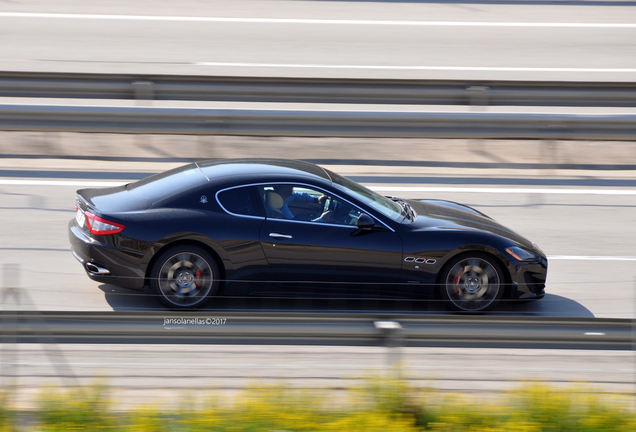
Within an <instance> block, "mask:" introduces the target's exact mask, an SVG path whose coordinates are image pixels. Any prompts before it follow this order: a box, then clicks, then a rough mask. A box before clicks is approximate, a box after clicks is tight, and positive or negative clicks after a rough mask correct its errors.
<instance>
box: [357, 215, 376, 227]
mask: <svg viewBox="0 0 636 432" xmlns="http://www.w3.org/2000/svg"><path fill="white" fill-rule="evenodd" d="M357 225H358V228H359V229H363V230H364V229H366V230H369V229H371V228H373V227H374V226H375V221H374V220H373V218H372V217H371V216H369V215H368V214H366V213H362V214H361V215H360V216H359V217H358V224H357Z"/></svg>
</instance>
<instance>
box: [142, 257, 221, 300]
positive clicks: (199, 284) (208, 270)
mask: <svg viewBox="0 0 636 432" xmlns="http://www.w3.org/2000/svg"><path fill="white" fill-rule="evenodd" d="M218 288H219V269H218V266H217V264H216V261H215V260H214V258H213V257H212V256H211V255H210V253H208V252H207V251H206V250H204V249H202V248H200V247H197V246H190V245H184V246H176V247H173V248H170V249H168V250H166V251H164V252H162V253H161V255H160V256H159V257H158V258H157V260H156V261H155V263H154V265H153V266H152V270H151V272H150V289H151V292H152V293H153V294H154V295H156V297H157V300H158V301H159V303H161V304H162V305H163V306H165V307H167V308H170V309H191V308H198V307H201V306H203V305H204V304H205V302H206V301H207V300H208V299H209V297H210V296H212V295H214V294H215V293H216V292H217V290H218Z"/></svg>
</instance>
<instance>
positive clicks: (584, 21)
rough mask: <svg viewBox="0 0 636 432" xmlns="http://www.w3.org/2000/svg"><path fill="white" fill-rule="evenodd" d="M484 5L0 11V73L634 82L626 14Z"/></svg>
mask: <svg viewBox="0 0 636 432" xmlns="http://www.w3.org/2000/svg"><path fill="white" fill-rule="evenodd" d="M488 3H489V2H484V3H479V2H469V3H468V4H462V3H461V2H444V3H431V2H421V3H420V2H358V1H284V0H234V1H232V2H227V1H222V0H210V1H198V0H184V1H180V2H177V3H175V2H156V1H150V0H146V1H136V2H129V1H111V2H108V3H107V4H106V3H99V4H98V3H94V2H82V1H78V0H61V1H56V2H42V1H28V0H27V1H22V2H3V3H2V4H0V38H1V39H2V40H3V41H5V43H3V44H1V45H0V64H1V65H2V66H1V68H2V69H3V70H8V71H47V72H53V71H59V72H71V71H77V72H100V73H104V72H120V73H138V74H144V73H148V74H150V73H153V74H194V75H235V76H238V75H246V76H296V77H300V76H313V77H350V78H359V77H376V78H380V77H388V78H447V79H453V78H457V79H520V80H583V81H585V80H598V81H633V80H634V77H636V56H634V55H633V53H634V52H636V8H634V7H633V4H632V3H630V2H624V4H623V3H622V2H603V1H600V2H572V3H569V4H561V5H559V4H548V3H547V2H537V4H532V3H529V2H519V3H516V2H513V1H511V2H509V3H503V4H502V3H499V2H497V4H488ZM9 41H10V42H9Z"/></svg>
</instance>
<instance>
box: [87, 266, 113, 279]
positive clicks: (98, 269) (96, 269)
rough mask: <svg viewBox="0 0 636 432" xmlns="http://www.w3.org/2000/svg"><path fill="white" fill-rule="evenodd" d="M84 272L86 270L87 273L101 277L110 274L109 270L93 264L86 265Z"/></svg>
mask: <svg viewBox="0 0 636 432" xmlns="http://www.w3.org/2000/svg"><path fill="white" fill-rule="evenodd" d="M86 270H88V271H89V272H91V273H93V274H97V275H102V276H104V275H109V274H110V270H108V269H107V268H104V267H102V266H98V265H97V264H94V263H86Z"/></svg>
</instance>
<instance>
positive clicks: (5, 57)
mask: <svg viewBox="0 0 636 432" xmlns="http://www.w3.org/2000/svg"><path fill="white" fill-rule="evenodd" d="M0 38H1V40H2V41H3V43H2V44H0V196H1V201H0V221H1V222H2V223H1V224H0V233H1V238H2V242H1V244H0V265H3V266H4V267H2V269H3V276H2V277H3V279H2V281H3V286H2V287H0V288H1V289H2V295H0V309H1V310H2V318H3V319H2V322H1V323H0V326H2V327H1V328H2V336H3V341H2V363H1V365H2V379H3V387H5V388H12V389H13V391H14V393H13V394H14V396H15V400H16V404H18V405H19V406H21V407H29V406H32V404H33V400H34V399H33V395H34V394H36V393H37V391H38V390H39V388H40V386H41V385H42V384H43V383H54V384H59V385H63V386H69V387H75V386H78V385H87V384H91V383H92V382H94V379H95V378H96V377H102V376H105V377H107V382H108V383H109V384H110V385H112V387H113V388H116V389H117V390H118V391H119V392H120V393H119V395H120V397H121V400H123V401H125V403H124V404H123V405H124V406H127V404H131V405H134V404H135V403H137V402H139V401H140V400H143V401H147V400H157V401H159V403H160V404H165V405H167V406H169V405H170V402H169V401H170V400H171V398H174V397H175V394H178V393H179V392H180V391H183V390H189V391H195V392H196V391H201V392H204V391H206V390H209V389H214V391H215V392H222V394H229V395H231V394H234V393H236V392H237V391H238V390H240V389H243V388H245V386H246V385H247V384H248V383H249V382H252V381H253V380H256V379H260V380H264V381H266V382H270V381H277V380H281V379H282V380H286V382H289V383H292V385H294V386H299V387H306V388H315V389H325V388H326V389H341V388H343V387H345V386H347V385H351V383H356V382H360V380H361V379H362V378H363V377H364V374H365V373H369V372H370V373H378V374H380V375H381V374H385V373H386V372H387V371H389V370H391V369H392V368H393V367H394V366H395V365H397V364H402V365H403V369H402V373H403V376H405V377H409V379H410V380H411V382H412V383H413V384H414V385H415V386H419V387H424V386H430V387H433V388H435V389H437V390H438V391H440V392H463V393H468V394H477V395H484V394H488V395H493V394H494V395H497V394H500V393H501V392H502V391H504V390H507V389H510V388H515V387H516V386H518V385H519V383H521V382H523V381H524V380H527V379H539V380H545V381H548V382H550V383H551V384H553V385H556V386H564V385H567V384H569V383H571V382H575V381H585V382H589V383H592V384H594V385H596V386H597V387H596V390H594V391H595V392H598V393H601V394H605V393H607V394H612V395H621V396H633V393H634V388H635V386H636V382H635V377H636V370H635V369H634V364H636V363H635V361H634V353H633V351H631V349H632V348H633V345H631V341H632V339H631V337H632V336H631V333H630V332H631V325H632V323H633V320H634V318H636V251H635V249H634V243H635V242H636V229H635V227H636V147H635V143H634V140H635V139H636V56H635V55H634V53H635V52H636V3H635V2H632V1H627V0H626V1H620V0H614V1H603V0H599V1H541V0H537V1H513V0H510V1H479V0H474V1H473V0H465V1H442V0H439V1H434V0H430V1H429V0H421V1H417V0H412V1H407V0H404V1H399V0H396V1H389V0H386V1H380V0H378V1H353V0H352V1H347V0H333V1H301V0H234V1H231V2H229V1H215V0H181V1H179V2H172V1H150V0H148V1H143V0H139V1H134V2H130V1H116V0H115V1H110V2H108V4H107V5H106V4H99V3H98V2H82V1H78V0H56V1H35V0H34V1H29V0H24V1H19V2H2V3H0ZM239 157H284V158H294V159H303V160H307V161H310V162H314V163H318V164H320V165H322V166H325V167H327V168H329V169H332V170H333V171H335V172H338V173H340V174H343V175H345V176H347V177H350V178H352V179H353V180H356V181H358V182H360V183H363V184H365V185H366V186H368V187H370V188H372V189H376V190H378V191H382V192H383V193H384V194H386V195H395V196H400V197H403V198H409V199H424V198H433V199H446V200H450V201H457V202H461V203H464V204H467V205H470V206H473V207H475V208H476V209H478V210H480V211H482V212H484V213H486V214H488V215H489V216H492V217H493V218H494V219H496V220H498V221H500V222H501V223H503V224H504V225H506V226H509V227H511V228H512V229H514V230H515V231H517V232H518V233H520V234H521V235H523V236H525V237H528V238H529V239H531V240H533V241H534V242H536V243H537V244H538V245H539V246H540V247H541V248H542V249H543V250H544V251H545V252H546V254H547V255H548V259H549V263H550V264H549V271H548V281H547V286H546V293H547V295H546V297H545V298H544V299H543V300H541V301H538V302H534V303H526V304H520V305H506V306H505V307H501V308H498V309H497V310H495V311H493V312H492V313H491V314H490V315H489V316H490V317H496V318H497V319H501V321H500V322H497V323H495V324H492V323H490V324H488V325H494V326H499V327H500V328H509V329H516V330H510V332H509V333H508V334H507V335H506V336H505V338H504V339H501V340H496V338H495V337H487V334H486V333H488V332H490V331H491V330H489V329H490V327H487V326H486V324H484V322H482V321H483V320H482V321H480V320H481V319H483V318H484V317H463V316H461V317H458V316H457V315H454V314H451V313H449V312H447V311H446V310H445V309H444V308H443V307H442V306H441V305H437V304H434V303H431V304H414V303H413V302H388V304H384V303H383V304H378V303H377V302H371V303H369V304H362V305H360V304H357V305H355V306H352V305H351V304H350V303H347V302H335V303H334V302H331V303H330V302H327V303H324V304H323V303H315V304H314V303H311V302H309V303H307V302H304V303H302V304H297V303H294V302H293V301H292V302H287V301H284V300H281V301H254V300H245V299H236V300H235V301H232V300H231V299H230V300H228V301H225V302H217V303H215V302H212V303H211V304H210V306H209V307H208V309H207V310H206V311H203V312H202V314H201V316H204V317H215V316H219V317H221V316H222V317H226V318H227V324H226V327H225V328H224V332H226V333H227V334H226V335H225V336H224V338H218V339H217V338H215V331H216V330H215V329H213V328H210V327H208V328H207V329H203V330H201V329H199V330H197V332H198V333H195V334H194V335H188V336H187V337H185V336H184V338H183V339H182V340H181V341H179V340H178V339H179V338H178V334H177V336H174V335H172V334H171V335H170V336H166V338H165V339H161V338H160V337H159V336H158V333H159V332H162V331H163V330H165V326H164V325H163V319H162V317H163V315H162V314H163V312H162V309H161V307H160V306H159V304H158V303H157V302H156V301H155V300H154V299H152V298H150V297H149V296H144V295H142V294H143V293H141V294H140V293H136V292H129V291H126V290H123V289H119V288H115V287H112V286H108V285H99V284H96V283H95V282H92V281H91V280H89V279H88V278H87V277H86V275H85V274H84V271H83V270H82V268H81V266H80V265H78V264H77V262H76V261H75V259H74V258H73V256H72V255H71V253H70V247H69V244H68V240H67V232H66V226H67V223H68V221H69V220H70V219H71V218H73V216H74V211H75V209H74V206H73V205H74V199H75V191H76V190H77V189H78V188H81V187H86V186H106V185H115V184H123V183H126V182H129V181H133V180H137V179H141V178H144V177H146V176H148V175H150V174H153V173H157V172H161V171H164V170H166V169H170V168H173V167H176V166H179V165H183V164H185V163H188V162H191V161H193V160H198V159H211V158H239ZM17 311H21V312H20V313H22V315H20V314H19V313H17ZM36 311H37V312H42V314H37V313H35V312H36ZM56 313H57V315H56ZM100 313H109V314H111V315H109V316H108V317H107V318H104V319H105V320H107V321H108V323H106V324H104V325H111V326H112V325H115V326H116V324H113V322H115V323H116V321H111V318H112V319H115V320H117V319H119V318H118V317H119V316H118V315H117V313H126V314H128V315H126V319H125V320H124V318H122V320H123V321H122V323H126V324H125V325H130V326H131V328H137V327H134V326H139V325H140V324H139V322H137V321H134V319H133V320H132V321H126V320H128V319H129V318H130V316H134V315H135V314H137V316H138V317H140V318H139V319H140V320H142V321H143V322H142V324H143V326H146V327H144V328H145V329H150V330H147V331H148V332H150V333H152V334H153V338H152V340H150V339H148V340H145V341H143V340H141V339H143V334H145V333H143V332H142V331H141V330H140V333H136V334H135V335H136V339H135V338H132V339H131V338H130V335H125V334H123V333H118V332H117V331H114V333H113V334H115V335H120V336H117V337H111V338H103V340H102V339H100V337H101V336H95V337H94V338H86V337H85V335H84V337H85V339H83V340H82V339H80V338H78V336H77V335H78V334H79V333H78V332H75V333H74V328H75V329H77V328H79V327H81V326H82V325H84V324H85V323H86V322H88V321H82V320H90V314H100ZM232 313H235V314H236V315H232ZM250 313H254V314H255V315H257V316H258V317H259V319H260V320H261V321H260V322H261V323H266V322H267V321H268V320H271V319H279V318H280V317H284V316H287V315H285V314H289V313H297V314H301V315H302V316H304V318H306V319H307V320H311V322H312V323H314V324H315V325H317V326H320V325H326V324H325V315H327V314H333V313H336V314H342V315H341V316H343V317H344V316H345V315H346V316H349V315H352V314H354V315H356V314H357V315H364V319H365V320H366V321H364V324H361V325H365V326H368V327H369V329H372V328H373V329H374V330H373V331H374V332H375V333H373V336H372V337H369V338H368V339H365V340H364V341H360V340H356V341H353V340H349V339H347V338H342V339H340V340H339V342H338V343H333V340H332V339H333V338H332V336H333V334H331V333H328V332H329V331H330V330H329V329H327V328H326V327H325V339H329V341H330V342H326V341H324V340H323V341H318V340H313V339H307V340H306V341H304V342H303V341H301V340H299V339H298V338H297V339H294V340H290V339H289V338H287V339H286V338H285V337H284V336H281V337H280V338H276V337H273V336H272V337H263V341H262V342H263V343H262V344H260V343H259V340H258V338H256V337H252V339H251V340H250V341H249V343H246V342H245V341H244V340H242V339H241V338H240V337H238V336H236V337H232V328H231V326H232V323H233V321H232V320H235V321H234V323H235V324H236V323H242V322H243V321H241V320H243V319H245V316H246V314H247V315H249V314H250ZM73 314H76V315H73ZM168 315H169V314H167V313H166V316H168ZM95 316H99V317H104V316H105V315H95ZM170 316H172V315H170ZM186 316H187V314H186ZM405 316H406V317H410V318H413V319H422V320H426V319H427V317H429V318H430V317H440V316H441V317H445V318H447V319H448V320H455V319H456V320H459V321H460V322H461V325H463V326H465V327H462V328H467V327H468V326H470V325H473V324H474V326H475V327H474V332H473V333H470V334H468V333H467V334H465V335H464V337H461V336H462V335H459V336H458V335H457V334H455V335H454V336H452V337H451V336H449V339H444V338H441V337H440V338H439V339H436V340H435V341H433V339H435V338H432V337H431V336H430V334H429V336H428V338H424V339H423V340H420V341H419V342H413V341H412V342H411V343H410V342H409V337H408V335H409V333H408V331H406V330H407V329H408V325H406V324H405V325H404V326H403V330H405V331H406V333H404V334H402V335H399V333H400V331H397V332H396V334H398V336H396V337H397V339H395V340H394V339H392V336H391V335H387V333H386V331H385V330H383V329H378V328H377V326H375V327H374V325H373V323H374V321H378V320H380V321H383V320H384V321H390V322H400V320H403V319H404V317H405ZM109 317H110V318H109ZM410 318H407V319H410ZM100 319H101V318H100ZM520 319H524V320H526V319H530V320H535V322H537V323H544V325H543V327H542V328H543V329H545V328H548V329H551V330H552V331H554V332H555V334H560V335H561V336H558V337H557V336H554V338H552V336H550V337H549V338H548V339H549V340H546V339H544V340H541V338H539V337H537V338H534V339H532V340H531V341H529V342H527V343H526V342H524V341H527V340H528V339H527V335H526V336H524V331H523V329H522V328H523V327H524V326H526V325H531V324H528V323H532V321H523V322H522V323H521V324H519V322H515V321H514V320H520ZM55 320H63V322H64V323H65V324H64V325H57V326H56V324H55V323H56V321H55ZM74 320H75V321H74ZM467 320H468V321H467ZM470 320H473V321H470ZM541 320H543V321H541ZM459 321H458V322H459ZM308 322H309V321H308ZM513 322H515V324H514V325H513V324H512V323H513ZM73 323H75V324H73ZM90 323H91V325H96V326H97V324H95V323H94V322H93V321H90ZM577 323H578V324H577ZM581 323H583V324H581ZM252 324H253V323H252ZM278 324H280V326H284V325H285V324H284V323H278ZM456 324H457V322H455V321H453V322H452V323H450V321H449V322H448V323H441V324H440V323H437V324H435V325H436V326H439V327H438V328H439V332H440V334H445V335H447V334H449V333H450V332H449V331H448V329H449V326H451V325H456ZM122 325H124V324H122ZM254 325H257V324H254ZM418 325H421V326H422V327H425V326H426V321H422V322H421V323H419V324H418ZM577 325H581V327H577ZM29 326H32V328H33V329H35V330H33V331H29V330H28V328H29ZM599 326H600V327H599ZM603 326H606V327H603ZM607 326H609V327H607ZM612 326H614V327H612ZM186 327H187V326H186ZM610 327H611V329H610V330H607V329H609V328H610ZM95 328H97V327H95ZM109 328H110V327H109ZM140 328H141V327H140ZM493 328H494V327H493ZM520 328H521V329H520ZM533 328H534V327H533ZM565 328H568V329H572V328H575V332H574V333H573V334H576V336H572V337H573V338H574V337H576V338H578V337H580V335H582V334H586V335H588V336H590V337H592V338H599V339H600V340H601V341H600V342H599V343H598V345H594V344H587V342H581V343H579V342H580V340H579V339H576V341H577V343H576V344H568V343H567V342H568V338H569V337H570V336H569V333H568V334H566V333H563V331H564V330H563V329H565ZM599 328H601V330H599ZM615 329H617V330H615ZM186 330H188V329H186ZM340 330H341V329H340V328H339V330H338V331H340ZM144 331H146V330H144ZM188 331H189V330H188ZM613 331H616V332H617V333H616V335H618V336H616V338H615V339H612V340H611V341H609V342H605V341H603V338H604V337H605V336H608V337H609V336H612V337H613V335H614V333H612V332H613ZM99 332H103V333H99ZM99 332H98V333H99V334H100V335H101V334H106V333H108V330H107V329H106V330H105V328H104V327H100V330H99ZM153 332H154V333H157V335H154V333H153ZM559 332H561V333H559ZM345 333H346V332H345ZM526 333H527V332H526ZM224 334H225V333H224ZM563 334H565V336H563ZM541 335H543V333H541ZM155 336H156V337H155ZM389 336H391V337H389ZM541 337H543V336H541ZM559 337H560V338H561V339H559ZM188 338H191V340H190V339H188ZM330 338H331V339H330ZM149 341H150V342H153V343H142V342H149ZM189 341H190V342H192V343H188V342H189ZM82 342H90V343H82ZM175 342H180V344H179V345H174V343H175ZM299 342H300V343H299ZM166 365H170V366H169V367H166Z"/></svg>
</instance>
